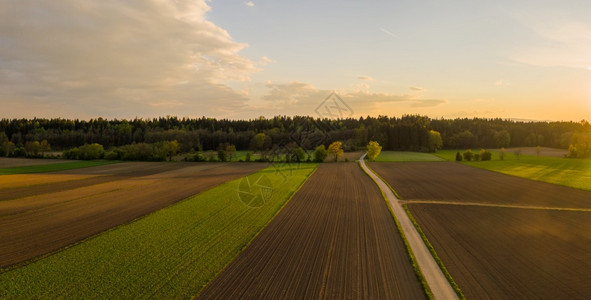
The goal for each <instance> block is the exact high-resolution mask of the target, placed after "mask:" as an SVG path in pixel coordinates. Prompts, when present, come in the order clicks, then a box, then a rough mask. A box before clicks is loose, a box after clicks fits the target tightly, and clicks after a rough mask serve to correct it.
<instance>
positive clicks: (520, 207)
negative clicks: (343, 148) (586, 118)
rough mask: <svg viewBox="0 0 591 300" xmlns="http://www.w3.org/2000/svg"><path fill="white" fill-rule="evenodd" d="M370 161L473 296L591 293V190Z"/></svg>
mask: <svg viewBox="0 0 591 300" xmlns="http://www.w3.org/2000/svg"><path fill="white" fill-rule="evenodd" d="M371 167H372V168H373V169H374V170H376V171H377V172H378V173H379V174H380V175H381V176H382V177H383V178H386V180H387V181H388V182H389V183H390V184H391V185H392V187H393V188H394V189H395V190H396V191H397V192H398V193H399V194H400V195H401V196H402V197H403V198H404V199H405V201H406V202H407V203H408V204H407V205H408V208H409V210H410V211H411V213H412V215H413V216H414V217H415V218H416V220H417V223H418V224H419V225H420V227H421V229H422V230H423V231H424V232H425V235H426V236H427V238H428V240H429V241H430V242H431V244H432V245H433V247H434V249H435V251H436V252H437V254H438V256H439V257H440V258H441V260H442V262H443V263H444V265H445V266H446V268H447V269H448V271H449V272H450V274H451V275H452V277H453V278H454V280H455V282H456V283H457V284H458V285H459V287H460V289H461V290H462V292H463V293H464V295H465V296H466V297H467V298H468V299H470V298H473V299H486V298H492V299H508V298H515V299H526V298H548V299H565V298H567V299H588V298H589V297H590V296H591V288H590V286H589V284H588V283H589V282H591V275H590V273H589V270H590V269H591V263H590V262H591V212H590V211H589V206H590V203H589V202H590V201H591V192H588V191H583V190H578V189H573V188H568V187H564V186H558V185H552V184H547V183H543V182H537V181H531V180H526V179H522V178H517V177H513V176H508V175H503V174H500V173H495V172H490V171H486V170H481V169H476V168H472V167H468V166H465V165H462V164H457V163H431V164H429V163H406V164H378V163H376V164H371ZM566 210H568V211H566Z"/></svg>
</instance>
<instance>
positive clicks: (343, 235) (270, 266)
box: [199, 163, 425, 299]
mask: <svg viewBox="0 0 591 300" xmlns="http://www.w3.org/2000/svg"><path fill="white" fill-rule="evenodd" d="M199 297H200V298H202V299H210V298H212V299H238V298H240V299H243V298H246V299H291V298H307V299H319V298H334V299H358V298H364V299H421V298H425V295H424V292H423V290H422V288H421V286H420V284H419V282H418V280H417V278H416V275H415V273H414V271H413V269H412V266H411V263H410V260H409V257H408V255H407V253H406V250H405V248H404V244H403V241H402V239H401V237H400V235H399V233H398V231H397V229H396V225H395V224H394V220H393V219H392V216H391V215H390V212H389V211H388V208H387V206H386V202H385V200H384V199H383V198H382V195H381V193H380V191H379V189H378V188H377V186H376V184H375V183H374V182H373V181H372V180H371V179H370V178H369V177H368V176H367V175H365V174H364V173H363V171H362V170H361V169H360V168H359V166H358V165H357V164H354V163H347V164H344V163H340V164H322V165H320V166H319V168H318V170H317V171H316V172H315V173H314V174H313V175H312V176H311V177H310V178H309V180H308V181H307V182H306V183H305V184H304V185H303V186H302V188H301V189H300V190H299V191H298V192H297V193H296V194H295V195H294V197H293V198H292V199H291V200H290V201H289V202H288V204H287V205H286V206H285V207H284V208H283V209H282V210H281V211H280V212H279V214H278V215H277V216H276V217H275V218H274V219H273V220H272V221H271V222H270V223H269V225H268V226H267V227H265V229H264V230H263V231H262V232H261V233H260V234H259V235H258V236H257V237H256V238H255V239H254V240H253V241H252V243H251V244H250V245H249V246H248V247H247V248H246V249H245V250H244V251H242V252H241V253H240V254H239V255H238V257H237V258H236V259H235V260H234V261H233V262H232V263H230V265H228V266H227V267H226V269H225V270H224V271H222V273H220V274H218V276H217V277H216V278H215V279H214V280H213V281H212V282H210V284H209V285H207V286H206V287H205V289H204V290H203V291H202V292H201V294H200V296H199Z"/></svg>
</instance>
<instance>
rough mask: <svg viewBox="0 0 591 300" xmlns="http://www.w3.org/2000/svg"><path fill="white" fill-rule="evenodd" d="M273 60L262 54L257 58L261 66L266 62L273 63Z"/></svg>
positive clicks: (266, 63)
mask: <svg viewBox="0 0 591 300" xmlns="http://www.w3.org/2000/svg"><path fill="white" fill-rule="evenodd" d="M273 62H275V61H274V60H272V59H270V58H268V57H266V56H263V57H261V58H260V59H259V62H258V64H259V65H261V66H265V65H268V64H270V63H273Z"/></svg>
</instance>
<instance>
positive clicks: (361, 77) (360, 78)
mask: <svg viewBox="0 0 591 300" xmlns="http://www.w3.org/2000/svg"><path fill="white" fill-rule="evenodd" d="M357 79H359V80H373V78H371V77H369V76H361V75H360V76H357Z"/></svg>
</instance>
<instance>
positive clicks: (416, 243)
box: [359, 153, 461, 299]
mask: <svg viewBox="0 0 591 300" xmlns="http://www.w3.org/2000/svg"><path fill="white" fill-rule="evenodd" d="M366 154H367V153H366ZM366 154H364V155H363V156H361V158H360V160H359V165H360V166H361V168H363V169H366V174H368V175H369V176H370V177H371V178H372V179H373V181H374V182H375V183H376V185H377V186H378V187H379V188H380V190H382V193H384V194H385V196H386V199H387V200H388V202H390V204H391V207H392V211H393V212H394V215H395V216H396V217H397V219H398V221H399V222H400V226H401V228H402V229H403V231H404V233H405V236H406V237H407V239H408V242H409V245H410V246H411V248H412V250H413V253H415V256H416V258H417V263H418V266H419V268H421V272H422V273H423V275H424V276H425V279H426V280H427V284H428V285H429V287H430V289H431V292H432V293H433V297H434V298H435V299H459V296H458V291H457V290H455V289H454V288H453V287H452V285H451V283H450V282H449V280H448V278H447V277H446V276H445V274H444V273H443V271H442V270H441V268H440V266H439V264H438V263H437V262H436V261H435V258H434V257H433V256H432V254H431V252H430V251H429V249H428V248H427V246H426V245H425V243H424V241H423V239H422V238H421V236H420V234H419V233H418V231H417V229H416V228H415V226H414V224H413V223H412V222H411V220H410V218H409V217H408V215H407V214H406V212H405V211H404V209H403V208H402V206H401V205H400V203H399V202H398V198H396V196H395V195H394V192H393V191H392V190H391V189H390V187H389V186H388V185H387V184H386V183H385V182H384V181H383V180H382V179H380V178H379V177H378V176H377V175H376V174H375V172H373V171H371V170H370V169H369V168H368V167H367V165H366V164H365V161H364V158H365V156H366ZM460 294H461V291H460Z"/></svg>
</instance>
